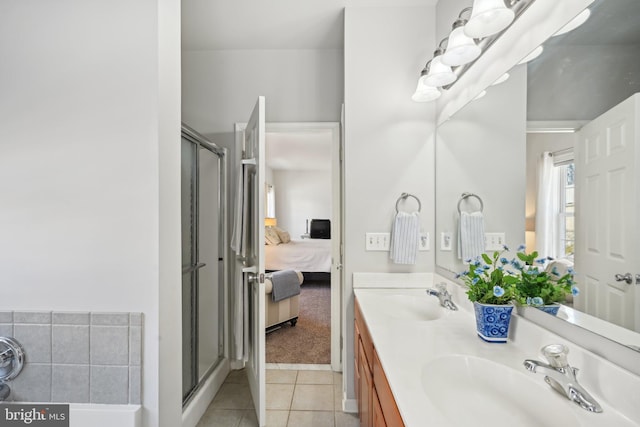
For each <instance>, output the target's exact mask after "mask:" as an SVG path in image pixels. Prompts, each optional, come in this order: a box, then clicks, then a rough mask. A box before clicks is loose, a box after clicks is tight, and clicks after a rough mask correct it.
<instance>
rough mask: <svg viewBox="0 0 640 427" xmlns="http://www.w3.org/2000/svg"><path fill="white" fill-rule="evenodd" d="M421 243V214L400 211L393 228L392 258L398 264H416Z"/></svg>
mask: <svg viewBox="0 0 640 427" xmlns="http://www.w3.org/2000/svg"><path fill="white" fill-rule="evenodd" d="M419 244H420V215H419V214H418V212H414V213H407V212H398V214H397V215H396V217H395V219H394V221H393V227H392V230H391V248H390V249H391V253H390V258H391V260H392V261H393V262H394V263H396V264H415V263H416V257H417V255H418V246H419Z"/></svg>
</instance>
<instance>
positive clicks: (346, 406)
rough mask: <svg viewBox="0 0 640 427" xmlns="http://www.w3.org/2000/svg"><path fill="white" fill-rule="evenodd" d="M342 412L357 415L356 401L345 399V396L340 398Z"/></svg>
mask: <svg viewBox="0 0 640 427" xmlns="http://www.w3.org/2000/svg"><path fill="white" fill-rule="evenodd" d="M345 394H346V393H345ZM342 411H343V412H347V413H350V414H357V413H358V401H357V400H356V399H347V398H346V396H344V395H343V397H342Z"/></svg>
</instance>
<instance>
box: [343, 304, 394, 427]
mask: <svg viewBox="0 0 640 427" xmlns="http://www.w3.org/2000/svg"><path fill="white" fill-rule="evenodd" d="M354 353H355V357H354V361H355V371H354V372H355V374H354V380H355V381H354V383H355V389H356V390H355V391H356V399H357V401H358V415H359V416H360V427H404V423H403V421H402V417H401V416H400V411H399V410H398V406H397V405H396V402H395V400H394V398H393V394H392V393H391V387H389V382H388V381H387V377H386V375H385V373H384V370H383V369H382V365H381V364H380V359H379V358H378V354H377V353H376V350H375V346H374V345H373V341H372V340H371V335H370V334H369V329H368V328H367V325H366V324H365V323H364V319H363V318H362V312H361V311H360V306H359V305H358V301H357V300H356V301H355V322H354Z"/></svg>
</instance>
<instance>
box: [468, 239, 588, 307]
mask: <svg viewBox="0 0 640 427" xmlns="http://www.w3.org/2000/svg"><path fill="white" fill-rule="evenodd" d="M507 251H509V248H508V247H507V246H504V248H503V250H502V251H501V252H498V251H496V252H494V253H493V254H492V255H491V256H489V255H488V254H482V256H481V257H478V258H476V259H475V260H467V262H468V263H469V269H468V270H466V271H463V272H462V273H460V274H458V275H457V276H456V278H461V279H462V280H463V281H464V282H465V283H466V284H467V286H469V289H468V290H467V296H468V297H469V300H470V301H472V302H479V303H483V304H509V303H511V302H513V301H515V302H516V303H517V304H518V305H531V306H535V307H540V306H543V305H547V304H552V303H555V302H560V301H564V299H565V297H566V295H567V294H569V293H571V294H572V295H574V296H575V295H578V293H579V289H578V288H577V287H576V285H575V282H574V280H573V276H574V275H575V271H573V269H568V270H567V273H566V274H564V275H561V274H560V273H559V272H558V271H557V269H556V268H555V267H553V268H552V269H551V271H547V270H548V269H547V268H546V266H547V263H548V262H549V261H553V258H551V257H543V258H539V257H538V252H535V251H534V252H531V253H530V254H527V253H526V252H525V247H524V245H521V246H519V247H518V250H517V253H516V258H512V259H511V260H509V259H507V258H505V257H503V256H502V255H503V254H504V253H505V252H507Z"/></svg>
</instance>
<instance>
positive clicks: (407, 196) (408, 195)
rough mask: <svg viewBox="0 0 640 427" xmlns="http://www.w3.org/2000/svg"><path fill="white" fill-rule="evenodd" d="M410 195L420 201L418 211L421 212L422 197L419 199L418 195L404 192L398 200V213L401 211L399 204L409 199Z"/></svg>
mask: <svg viewBox="0 0 640 427" xmlns="http://www.w3.org/2000/svg"><path fill="white" fill-rule="evenodd" d="M409 197H413V198H414V199H416V202H418V212H420V211H421V210H422V203H420V199H418V197H416V196H414V195H413V194H409V193H402V194H401V195H400V197H398V200H396V213H399V212H400V211H399V210H398V205H399V204H400V201H402V200H407V198H409Z"/></svg>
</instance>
